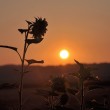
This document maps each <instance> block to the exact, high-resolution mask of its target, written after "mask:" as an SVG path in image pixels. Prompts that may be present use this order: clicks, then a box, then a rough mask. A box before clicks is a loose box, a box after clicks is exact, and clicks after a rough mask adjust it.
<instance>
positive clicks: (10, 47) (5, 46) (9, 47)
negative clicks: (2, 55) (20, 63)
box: [0, 45, 17, 51]
mask: <svg viewBox="0 0 110 110" xmlns="http://www.w3.org/2000/svg"><path fill="white" fill-rule="evenodd" d="M0 47H3V48H8V49H12V50H14V51H17V48H16V47H12V46H7V45H0Z"/></svg>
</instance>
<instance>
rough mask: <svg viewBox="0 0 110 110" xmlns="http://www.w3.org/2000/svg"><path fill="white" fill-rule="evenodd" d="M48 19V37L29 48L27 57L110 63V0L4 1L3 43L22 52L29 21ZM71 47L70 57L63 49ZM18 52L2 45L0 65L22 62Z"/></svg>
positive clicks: (0, 6)
mask: <svg viewBox="0 0 110 110" xmlns="http://www.w3.org/2000/svg"><path fill="white" fill-rule="evenodd" d="M34 17H42V18H46V20H47V21H48V27H47V29H48V31H47V33H46V34H45V36H44V40H43V41H42V42H41V43H39V44H33V45H31V46H30V47H29V49H28V51H27V54H26V59H36V60H44V61H45V63H44V64H43V65H60V64H73V63H75V62H74V59H76V60H78V61H80V62H83V63H102V62H110V0H0V45H10V46H14V47H17V48H18V51H19V52H20V54H21V55H22V53H23V44H24V35H22V34H20V33H19V32H18V29H19V28H27V24H26V22H25V20H29V21H34V20H35V19H34ZM62 49H67V50H68V51H69V52H70V56H69V58H68V59H65V60H62V59H61V58H60V57H59V51H60V50H62ZM20 63H21V62H20V60H19V57H18V56H17V54H16V53H15V52H14V51H11V50H8V49H3V48H0V65H5V64H20Z"/></svg>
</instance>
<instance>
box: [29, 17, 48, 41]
mask: <svg viewBox="0 0 110 110" xmlns="http://www.w3.org/2000/svg"><path fill="white" fill-rule="evenodd" d="M47 26H48V23H47V21H46V19H45V18H44V19H42V18H35V22H33V23H32V24H30V27H31V28H30V32H29V33H30V34H32V35H33V37H34V38H35V39H36V38H41V37H42V36H44V34H45V33H46V31H47V28H46V27H47Z"/></svg>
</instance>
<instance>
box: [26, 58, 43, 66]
mask: <svg viewBox="0 0 110 110" xmlns="http://www.w3.org/2000/svg"><path fill="white" fill-rule="evenodd" d="M25 60H26V59H25ZM26 61H27V63H28V65H31V64H33V63H44V61H43V60H40V61H37V60H34V59H30V60H26Z"/></svg>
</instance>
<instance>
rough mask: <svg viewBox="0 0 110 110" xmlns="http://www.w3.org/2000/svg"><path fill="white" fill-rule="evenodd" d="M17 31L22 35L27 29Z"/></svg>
mask: <svg viewBox="0 0 110 110" xmlns="http://www.w3.org/2000/svg"><path fill="white" fill-rule="evenodd" d="M18 31H19V32H20V33H21V34H23V33H24V32H27V31H28V30H27V29H18Z"/></svg>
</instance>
